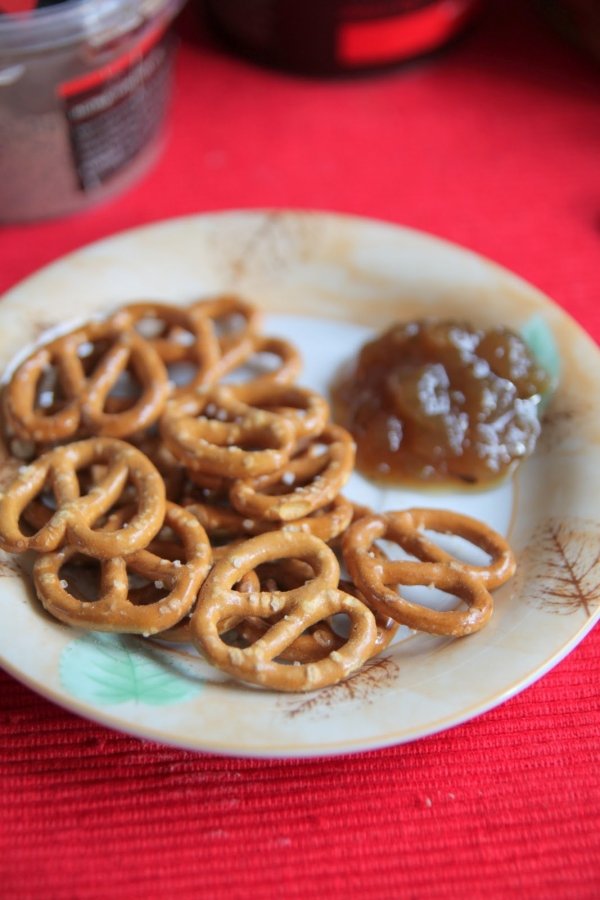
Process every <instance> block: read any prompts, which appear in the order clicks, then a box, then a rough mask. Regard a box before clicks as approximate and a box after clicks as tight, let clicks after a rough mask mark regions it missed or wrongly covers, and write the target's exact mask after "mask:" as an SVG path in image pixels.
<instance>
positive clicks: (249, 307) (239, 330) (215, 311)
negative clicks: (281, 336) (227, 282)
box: [187, 294, 262, 379]
mask: <svg viewBox="0 0 600 900" xmlns="http://www.w3.org/2000/svg"><path fill="white" fill-rule="evenodd" d="M187 309H188V312H189V313H190V314H191V315H193V316H194V317H196V316H201V317H202V318H204V319H205V320H207V321H209V322H210V324H211V328H212V330H213V333H214V335H215V336H216V338H217V340H218V342H219V362H218V365H217V371H216V377H217V379H220V378H223V376H225V375H227V374H228V373H229V372H231V371H233V370H234V369H235V368H236V367H237V366H239V365H242V364H243V363H244V361H245V360H247V359H248V358H249V357H250V356H251V355H252V353H253V352H254V347H255V339H256V338H257V332H258V329H259V327H260V323H261V319H262V316H261V313H260V312H259V310H258V309H257V307H256V306H254V305H253V304H252V303H248V302H247V301H245V300H243V299H242V298H241V297H237V296H234V295H230V294H223V295H221V296H219V297H212V298H209V299H205V300H197V301H196V302H195V303H191V304H190V305H189V306H188V307H187Z"/></svg>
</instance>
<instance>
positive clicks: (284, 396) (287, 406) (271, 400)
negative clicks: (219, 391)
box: [227, 376, 329, 445]
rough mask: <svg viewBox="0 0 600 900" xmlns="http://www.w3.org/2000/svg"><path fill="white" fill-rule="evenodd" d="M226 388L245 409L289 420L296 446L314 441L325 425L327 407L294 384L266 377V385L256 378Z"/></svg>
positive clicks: (311, 392) (305, 389) (319, 397)
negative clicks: (246, 407) (260, 411)
mask: <svg viewBox="0 0 600 900" xmlns="http://www.w3.org/2000/svg"><path fill="white" fill-rule="evenodd" d="M265 377H266V376H265ZM269 377H270V376H269ZM227 387H228V388H229V389H230V390H231V391H232V393H233V394H234V395H235V396H236V397H237V398H238V400H242V401H243V402H244V403H247V404H248V406H255V407H258V408H259V409H265V410H267V411H269V412H273V413H277V414H278V415H280V416H284V417H285V418H286V419H289V420H290V421H291V422H292V423H293V425H294V428H295V430H296V439H297V441H298V443H299V445H300V444H301V443H303V442H304V441H306V440H307V439H310V438H315V437H317V435H319V434H321V432H322V431H323V429H324V428H325V426H326V425H327V420H328V419H329V404H328V403H327V400H326V399H325V398H324V397H322V396H321V394H318V393H317V392H316V391H311V390H310V389H309V388H305V387H300V386H299V385H297V384H278V383H277V382H273V381H270V380H269V378H268V377H267V380H266V381H263V380H262V379H260V378H258V379H255V380H254V381H249V382H247V383H245V384H243V385H237V384H227Z"/></svg>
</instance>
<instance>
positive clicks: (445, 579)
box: [342, 510, 514, 637]
mask: <svg viewBox="0 0 600 900" xmlns="http://www.w3.org/2000/svg"><path fill="white" fill-rule="evenodd" d="M413 513H414V515H413ZM434 523H435V524H434ZM417 527H418V528H422V527H431V528H434V527H435V529H436V530H438V531H439V530H442V527H443V530H444V531H445V532H446V533H453V534H460V535H461V536H463V537H467V538H468V539H469V540H470V541H471V542H472V543H475V544H477V546H479V547H482V548H483V549H486V550H488V552H491V553H493V554H494V558H493V561H492V564H491V566H490V567H488V568H487V569H485V568H484V567H473V566H470V565H468V564H466V563H461V562H459V561H458V560H456V559H454V558H453V557H451V556H450V555H449V554H447V553H445V552H444V551H442V550H441V548H439V547H436V546H435V545H434V544H433V543H432V542H430V541H428V540H426V539H425V538H424V537H423V535H420V534H419V532H418V531H417V530H416V529H417ZM378 540H389V541H394V542H395V543H397V544H398V545H399V546H400V547H401V548H402V549H404V550H406V551H407V552H409V553H412V554H413V555H417V556H418V558H419V559H420V560H422V559H425V560H428V561H425V562H423V561H419V562H414V561H411V560H406V561H405V560H386V559H383V558H382V556H381V554H380V553H377V552H375V542H376V541H378ZM506 547H507V545H506V543H505V542H504V541H503V539H502V538H501V537H500V536H499V535H496V534H495V533H494V532H493V531H492V530H491V529H489V528H488V527H487V526H485V525H483V523H479V522H477V521H476V520H474V519H469V518H467V517H466V516H460V515H458V514H455V513H450V512H445V511H444V512H441V511H439V510H435V511H433V510H432V511H428V510H414V511H413V510H408V511H406V512H391V513H386V514H383V515H380V516H376V515H373V516H364V517H362V518H360V519H358V520H357V521H356V522H355V523H354V524H353V525H351V526H350V528H349V529H348V530H347V532H346V533H345V535H344V537H343V539H342V549H343V556H344V561H345V563H346V566H347V567H348V571H349V572H350V575H351V577H352V580H353V582H354V584H355V585H356V586H357V588H358V589H359V590H360V591H361V593H362V594H364V596H365V598H366V600H367V602H368V604H369V605H370V606H373V607H374V608H375V609H377V610H379V611H380V612H381V613H382V614H384V615H388V616H391V617H392V618H394V619H395V620H396V621H397V622H400V623H401V624H404V625H407V626H408V627H409V628H414V629H416V630H419V631H426V632H430V633H433V634H445V635H453V636H455V637H458V636H461V635H465V634H470V633H472V632H474V631H478V630H479V629H480V628H482V627H483V625H485V623H486V622H487V621H488V619H489V618H490V616H491V614H492V611H493V601H492V597H491V594H490V593H489V591H488V590H487V587H486V584H487V586H491V585H494V586H496V585H498V584H499V583H501V580H504V581H505V580H506V579H507V578H508V577H510V575H511V574H512V571H513V570H514V561H512V562H510V561H509V560H508V557H507V556H506V553H505V550H506ZM509 553H510V551H509ZM415 585H423V586H427V587H432V588H433V587H435V588H438V589H439V590H441V591H444V592H445V593H448V594H452V595H454V596H456V597H458V598H459V599H461V600H462V601H464V602H465V603H466V605H467V607H468V608H467V609H466V610H465V611H462V610H450V611H443V612H442V611H437V610H433V609H429V608H427V607H425V606H422V605H420V604H418V603H413V602H411V601H409V600H407V599H406V598H405V597H403V596H402V595H401V594H400V593H399V591H397V590H395V589H394V586H398V587H402V586H405V587H409V586H415Z"/></svg>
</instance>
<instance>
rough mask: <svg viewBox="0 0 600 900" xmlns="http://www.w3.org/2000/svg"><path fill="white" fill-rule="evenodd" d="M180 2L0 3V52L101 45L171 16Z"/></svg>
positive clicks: (70, 0) (78, 0)
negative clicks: (85, 41)
mask: <svg viewBox="0 0 600 900" xmlns="http://www.w3.org/2000/svg"><path fill="white" fill-rule="evenodd" d="M33 2H35V0H33ZM47 2H48V0H46V3H47ZM183 2H184V0H62V2H54V3H52V5H49V6H48V5H45V6H39V7H37V8H35V9H31V8H30V9H29V10H24V9H23V6H24V5H27V4H23V3H21V4H19V3H16V2H12V3H11V2H9V0H5V2H2V0H0V13H3V14H0V53H10V54H15V55H16V54H27V53H32V52H36V51H40V50H54V49H57V48H59V47H65V46H69V45H71V44H76V43H78V42H80V41H81V40H83V39H85V40H87V41H91V42H93V43H97V44H103V43H105V42H107V41H109V40H113V39H114V38H117V37H119V36H120V35H122V34H124V33H126V32H129V31H133V30H134V29H136V28H138V27H139V26H140V25H142V24H143V23H144V22H146V21H148V20H149V19H153V18H155V17H159V16H164V17H166V18H170V17H173V16H175V15H176V13H177V12H178V11H179V9H180V8H181V6H182V5H183ZM28 5H29V6H30V7H31V5H32V4H31V3H29V4H28ZM19 7H20V8H19Z"/></svg>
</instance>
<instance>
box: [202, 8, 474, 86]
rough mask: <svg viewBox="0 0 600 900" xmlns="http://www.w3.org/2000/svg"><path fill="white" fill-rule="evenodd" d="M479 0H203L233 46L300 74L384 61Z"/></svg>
mask: <svg viewBox="0 0 600 900" xmlns="http://www.w3.org/2000/svg"><path fill="white" fill-rule="evenodd" d="M481 6H482V0H206V8H207V10H208V17H209V21H210V22H211V23H212V25H213V27H214V28H215V30H216V31H217V32H218V33H219V34H220V35H221V37H223V38H224V39H225V40H226V41H227V42H228V43H229V44H230V45H231V46H232V47H233V48H234V49H236V50H238V51H239V52H241V53H243V54H244V55H246V56H249V57H251V58H252V59H254V60H256V61H258V62H262V63H266V64H269V65H273V66H277V67H279V68H283V69H288V70H290V71H293V72H297V73H301V74H306V75H340V74H342V75H343V74H346V75H349V74H352V73H356V72H364V71H369V70H374V69H379V68H385V67H389V66H393V65H397V64H398V63H402V62H406V61H407V60H410V59H414V58H415V57H418V56H422V55H424V54H427V53H431V52H432V51H434V50H436V49H437V48H438V47H441V46H442V45H443V44H445V43H447V42H448V41H450V40H451V39H452V38H454V37H455V36H456V35H457V34H458V33H459V32H460V31H462V30H463V28H464V27H465V26H466V25H467V23H468V22H469V21H470V20H471V19H472V17H473V16H474V14H475V13H476V12H477V11H478V10H479V8H480V7H481Z"/></svg>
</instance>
